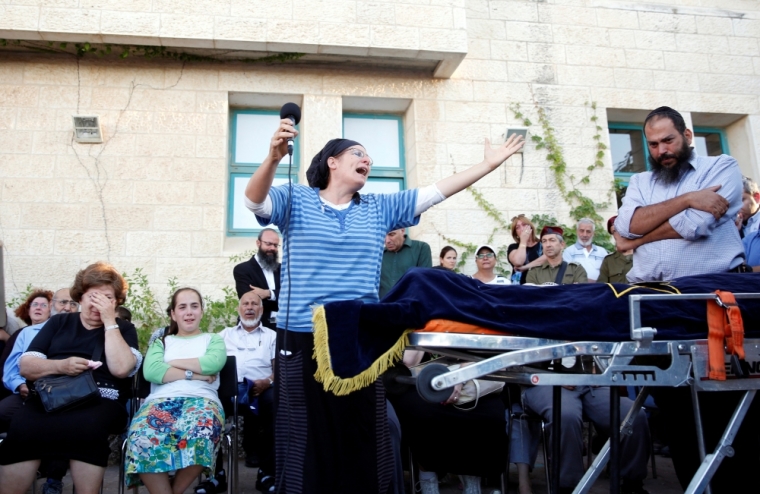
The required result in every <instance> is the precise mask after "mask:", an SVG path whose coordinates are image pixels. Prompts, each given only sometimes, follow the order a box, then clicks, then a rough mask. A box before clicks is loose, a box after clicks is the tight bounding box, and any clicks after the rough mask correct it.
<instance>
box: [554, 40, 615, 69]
mask: <svg viewBox="0 0 760 494" xmlns="http://www.w3.org/2000/svg"><path fill="white" fill-rule="evenodd" d="M565 54H566V59H567V64H568V65H596V66H599V67H625V50H623V49H622V48H607V47H600V46H579V45H570V46H567V47H565Z"/></svg>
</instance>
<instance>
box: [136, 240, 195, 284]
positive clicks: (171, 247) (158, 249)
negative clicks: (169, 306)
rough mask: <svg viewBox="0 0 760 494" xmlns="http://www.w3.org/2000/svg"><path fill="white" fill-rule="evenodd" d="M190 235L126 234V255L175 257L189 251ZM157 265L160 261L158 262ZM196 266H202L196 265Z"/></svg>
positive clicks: (165, 277)
mask: <svg viewBox="0 0 760 494" xmlns="http://www.w3.org/2000/svg"><path fill="white" fill-rule="evenodd" d="M191 242H192V234H191V233H190V232H139V231H137V232H127V233H126V244H127V248H126V255H128V256H152V257H156V256H177V255H181V254H182V252H183V251H184V252H187V251H188V250H189V249H190V245H191ZM157 262H158V263H160V262H161V261H160V260H158V261H157ZM196 264H202V263H197V261H196ZM175 275H177V276H179V274H178V273H174V274H169V275H168V276H162V274H161V273H160V272H159V274H158V276H159V278H161V279H169V278H170V277H171V276H175Z"/></svg>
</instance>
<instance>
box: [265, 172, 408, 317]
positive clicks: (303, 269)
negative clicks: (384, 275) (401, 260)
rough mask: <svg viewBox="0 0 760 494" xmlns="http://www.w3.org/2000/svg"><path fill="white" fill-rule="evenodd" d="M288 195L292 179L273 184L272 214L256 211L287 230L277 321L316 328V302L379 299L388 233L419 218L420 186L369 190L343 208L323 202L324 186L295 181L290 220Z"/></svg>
mask: <svg viewBox="0 0 760 494" xmlns="http://www.w3.org/2000/svg"><path fill="white" fill-rule="evenodd" d="M288 195H289V194H288V185H280V186H278V187H272V188H271V189H270V191H269V197H270V199H271V200H272V217H271V218H262V217H260V216H258V215H257V216H256V219H257V221H258V222H259V224H260V225H262V226H265V225H268V224H269V223H274V224H275V225H277V227H278V228H279V229H280V231H281V232H282V235H283V241H284V243H283V256H282V268H281V273H282V274H281V281H282V288H281V291H280V312H279V314H278V317H277V327H278V328H281V329H282V328H285V327H286V324H287V329H289V330H292V331H298V332H311V331H312V324H311V307H312V306H313V305H322V304H325V303H327V302H334V301H338V300H355V299H361V300H364V301H367V302H377V301H378V295H377V291H378V288H379V286H380V266H381V263H382V258H383V247H384V242H385V235H386V234H387V233H388V232H389V231H391V230H396V229H398V228H405V227H408V226H412V225H416V224H417V223H418V222H419V216H417V217H415V215H414V212H415V206H416V202H417V190H416V189H413V190H405V191H402V192H397V193H395V194H364V195H362V196H361V202H360V203H359V204H355V203H353V202H351V204H350V205H349V207H348V208H347V209H344V210H341V211H338V210H336V209H333V208H331V207H329V206H327V205H324V204H323V203H322V201H321V200H320V197H319V190H318V189H312V188H310V187H307V186H305V185H300V184H293V203H292V209H291V212H290V220H289V221H288V218H287V215H288V213H287V211H288ZM288 273H290V279H288ZM291 283H292V287H290V284H291ZM289 287H290V291H291V293H290V300H288V298H289V297H288V290H289ZM289 304H290V306H289ZM291 307H292V310H290V309H291Z"/></svg>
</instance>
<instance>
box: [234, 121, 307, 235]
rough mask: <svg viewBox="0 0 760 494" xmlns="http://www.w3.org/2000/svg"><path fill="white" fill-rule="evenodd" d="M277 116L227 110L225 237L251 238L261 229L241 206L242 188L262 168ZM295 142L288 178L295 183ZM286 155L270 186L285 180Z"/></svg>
mask: <svg viewBox="0 0 760 494" xmlns="http://www.w3.org/2000/svg"><path fill="white" fill-rule="evenodd" d="M279 122H280V113H279V111H276V110H231V111H230V136H231V138H230V159H229V170H230V182H229V195H228V207H227V235H229V236H254V235H256V234H258V232H259V231H260V230H261V229H262V227H261V226H259V223H258V222H257V221H256V218H255V217H254V216H253V214H251V212H250V211H248V209H246V207H245V205H244V204H243V195H244V193H245V186H246V185H247V184H248V179H250V178H251V174H252V173H253V172H255V171H256V169H257V168H258V167H259V165H261V161H262V160H263V159H264V158H265V157H266V155H267V154H268V153H269V141H270V140H271V138H272V134H273V133H274V131H275V129H276V128H277V126H278V125H279ZM298 141H299V139H296V141H295V147H294V150H293V166H292V168H291V177H292V180H293V182H297V180H298V165H299V163H300V154H299V149H298ZM288 162H289V158H288V156H285V157H283V159H282V161H280V164H279V165H278V167H277V173H276V175H275V178H274V181H273V183H272V185H280V184H284V183H287V181H288Z"/></svg>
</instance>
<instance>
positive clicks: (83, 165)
mask: <svg viewBox="0 0 760 494" xmlns="http://www.w3.org/2000/svg"><path fill="white" fill-rule="evenodd" d="M38 158H39V159H41V160H45V161H47V162H48V163H50V164H51V165H53V166H54V173H55V176H57V177H65V178H68V179H83V180H87V179H88V178H89V176H90V175H91V174H93V173H97V170H96V169H95V166H94V163H95V159H94V158H93V157H91V156H87V155H86V154H85V155H83V156H78V155H77V154H74V153H71V154H59V155H57V156H44V155H42V156H38ZM108 159H109V158H108V157H101V158H100V160H101V164H102V162H103V161H107V160H108ZM111 159H113V158H111Z"/></svg>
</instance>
